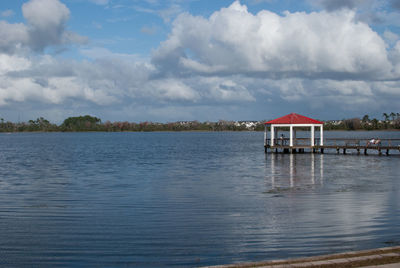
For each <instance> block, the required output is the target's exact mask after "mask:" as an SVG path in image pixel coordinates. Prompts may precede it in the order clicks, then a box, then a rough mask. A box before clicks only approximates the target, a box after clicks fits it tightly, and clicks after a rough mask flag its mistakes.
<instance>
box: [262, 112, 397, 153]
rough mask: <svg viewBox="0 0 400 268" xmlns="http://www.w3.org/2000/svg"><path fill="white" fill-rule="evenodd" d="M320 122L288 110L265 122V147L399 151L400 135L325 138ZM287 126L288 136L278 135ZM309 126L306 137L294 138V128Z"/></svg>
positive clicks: (296, 150)
mask: <svg viewBox="0 0 400 268" xmlns="http://www.w3.org/2000/svg"><path fill="white" fill-rule="evenodd" d="M323 124H324V123H323V122H321V121H318V120H315V119H312V118H309V117H306V116H303V115H299V114H296V113H291V114H288V115H285V116H282V117H280V118H277V119H274V120H270V121H268V122H265V132H264V149H265V153H268V151H270V152H272V153H278V152H282V153H304V152H306V151H307V152H311V153H317V152H318V153H324V152H325V151H326V150H328V149H329V150H336V153H338V154H339V153H340V152H342V153H343V154H346V153H347V152H349V151H350V150H352V151H354V150H355V151H356V152H357V154H361V153H363V154H365V155H367V154H368V151H375V152H377V153H378V154H379V155H382V154H386V155H389V153H390V151H391V150H392V151H393V150H396V151H399V152H400V139H377V140H374V139H373V140H371V141H369V140H367V139H365V138H364V139H360V138H358V139H357V138H327V139H324V127H323ZM268 126H270V132H271V134H270V137H269V138H268ZM282 128H283V129H289V138H286V137H285V136H284V135H283V134H281V136H279V132H278V131H279V130H280V129H282ZM318 128H319V137H315V130H316V129H318ZM298 129H301V130H304V129H310V137H309V138H297V136H296V130H298Z"/></svg>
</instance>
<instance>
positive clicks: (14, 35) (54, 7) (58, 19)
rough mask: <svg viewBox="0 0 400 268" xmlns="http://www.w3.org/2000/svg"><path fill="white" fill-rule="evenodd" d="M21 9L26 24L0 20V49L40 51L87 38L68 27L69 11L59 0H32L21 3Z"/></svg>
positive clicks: (12, 51) (8, 50)
mask: <svg viewBox="0 0 400 268" xmlns="http://www.w3.org/2000/svg"><path fill="white" fill-rule="evenodd" d="M22 12H23V15H24V17H25V19H26V20H27V25H25V24H22V23H16V24H11V23H8V22H6V21H0V52H5V53H16V52H21V51H23V50H26V49H32V50H36V51H41V50H43V49H44V48H46V47H47V46H52V45H65V44H71V43H85V42H86V41H87V38H86V37H83V36H80V35H78V34H76V33H73V32H70V31H67V30H66V23H67V21H68V19H69V16H70V11H69V9H68V8H67V7H66V6H65V5H64V4H63V3H61V2H60V1H59V0H30V1H29V2H27V3H25V4H24V5H23V6H22ZM25 52H26V51H25Z"/></svg>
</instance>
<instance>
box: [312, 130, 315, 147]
mask: <svg viewBox="0 0 400 268" xmlns="http://www.w3.org/2000/svg"><path fill="white" fill-rule="evenodd" d="M314 132H315V127H314V125H312V126H311V146H314V137H315V134H314Z"/></svg>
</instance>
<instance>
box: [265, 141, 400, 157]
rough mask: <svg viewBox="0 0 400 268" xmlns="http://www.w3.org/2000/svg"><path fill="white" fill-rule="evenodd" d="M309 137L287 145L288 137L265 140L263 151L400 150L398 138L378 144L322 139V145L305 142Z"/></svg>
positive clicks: (365, 151)
mask: <svg viewBox="0 0 400 268" xmlns="http://www.w3.org/2000/svg"><path fill="white" fill-rule="evenodd" d="M307 141H309V139H308V138H307V139H301V138H300V139H296V144H294V145H293V146H289V145H288V139H283V140H282V139H276V140H275V141H274V145H273V146H271V145H270V140H269V139H268V140H266V142H265V145H264V148H265V152H266V153H268V151H271V152H272V153H279V152H281V153H304V152H311V153H324V152H325V151H326V150H336V153H340V152H343V154H346V153H347V152H348V151H349V150H353V151H354V150H355V151H356V152H357V154H361V152H362V153H363V154H365V155H367V154H368V151H369V150H370V151H371V150H372V151H375V152H377V153H378V154H379V155H382V154H383V153H385V154H386V155H389V153H390V151H393V150H394V151H399V152H400V139H382V140H381V141H380V143H379V144H368V141H366V140H365V139H330V138H327V139H324V145H314V146H311V145H310V144H307ZM314 144H319V141H318V139H316V140H315V142H314Z"/></svg>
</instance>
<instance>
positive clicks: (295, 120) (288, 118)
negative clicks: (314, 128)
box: [264, 113, 323, 124]
mask: <svg viewBox="0 0 400 268" xmlns="http://www.w3.org/2000/svg"><path fill="white" fill-rule="evenodd" d="M264 124H323V122H321V121H318V120H315V119H312V118H309V117H306V116H303V115H299V114H296V113H291V114H288V115H285V116H282V117H279V118H277V119H274V120H270V121H268V122H265V123H264Z"/></svg>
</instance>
